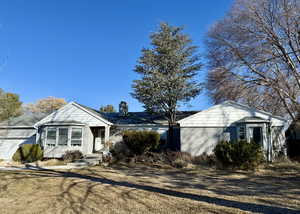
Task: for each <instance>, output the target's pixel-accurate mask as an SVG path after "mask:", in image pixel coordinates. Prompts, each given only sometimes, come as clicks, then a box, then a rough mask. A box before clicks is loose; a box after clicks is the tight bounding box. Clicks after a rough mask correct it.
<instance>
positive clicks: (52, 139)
mask: <svg viewBox="0 0 300 214" xmlns="http://www.w3.org/2000/svg"><path fill="white" fill-rule="evenodd" d="M55 143H56V128H47V140H46V145H47V146H55Z"/></svg>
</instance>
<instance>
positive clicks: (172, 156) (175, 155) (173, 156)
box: [166, 151, 193, 163]
mask: <svg viewBox="0 0 300 214" xmlns="http://www.w3.org/2000/svg"><path fill="white" fill-rule="evenodd" d="M166 155H167V157H168V159H169V161H170V162H174V161H175V160H177V159H181V160H184V161H185V162H187V163H192V160H193V157H192V156H191V154H190V153H188V152H174V151H167V152H166Z"/></svg>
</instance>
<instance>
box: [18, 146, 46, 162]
mask: <svg viewBox="0 0 300 214" xmlns="http://www.w3.org/2000/svg"><path fill="white" fill-rule="evenodd" d="M42 158H43V150H42V148H41V147H40V145H38V144H24V145H22V146H21V147H19V148H18V150H17V151H16V152H15V154H14V155H13V160H14V161H16V162H25V163H31V162H34V161H38V160H42Z"/></svg>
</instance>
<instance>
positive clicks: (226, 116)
mask: <svg viewBox="0 0 300 214" xmlns="http://www.w3.org/2000/svg"><path fill="white" fill-rule="evenodd" d="M245 117H260V118H263V119H265V120H270V122H271V124H272V126H284V124H285V121H284V120H283V119H279V118H278V117H274V116H272V115H271V114H268V113H263V112H261V111H257V110H255V109H251V108H248V107H245V106H242V105H240V104H237V103H231V102H224V103H222V104H219V105H215V106H213V107H211V108H209V109H207V110H205V111H201V112H199V113H196V114H194V115H192V116H190V117H187V118H185V119H183V120H181V121H179V124H180V126H181V127H187V126H188V127H191V126H194V127H229V126H231V125H232V124H233V123H235V122H237V121H239V120H241V119H243V118H245Z"/></svg>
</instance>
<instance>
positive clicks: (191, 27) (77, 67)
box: [0, 0, 232, 111]
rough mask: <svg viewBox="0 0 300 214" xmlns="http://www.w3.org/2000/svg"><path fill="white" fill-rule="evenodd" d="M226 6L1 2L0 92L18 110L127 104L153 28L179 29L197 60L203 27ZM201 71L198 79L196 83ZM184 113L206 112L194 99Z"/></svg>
mask: <svg viewBox="0 0 300 214" xmlns="http://www.w3.org/2000/svg"><path fill="white" fill-rule="evenodd" d="M231 4H232V0H201V1H200V0H186V1H174V0H163V1H162V0H151V1H150V0H148V1H147V0H119V1H117V0H110V1H100V0H99V1H98V0H3V1H1V7H0V47H1V48H0V88H3V89H4V90H6V91H11V92H14V93H18V94H19V95H20V97H21V100H22V101H23V102H24V103H29V102H35V101H36V100H38V99H40V98H43V97H47V96H55V97H62V98H65V99H66V100H67V101H72V100H74V101H77V102H79V103H82V104H85V105H88V106H90V107H94V108H97V109H98V108H99V106H101V105H105V104H113V105H114V106H115V107H117V106H118V103H119V102H120V101H121V100H125V101H127V102H128V104H129V111H141V110H143V108H142V104H140V103H138V101H136V100H135V99H133V98H132V97H131V96H130V92H131V91H132V89H131V84H132V80H134V79H136V78H138V76H137V75H136V74H135V73H134V72H133V68H134V66H135V65H136V62H137V59H138V57H139V56H140V54H141V52H140V51H141V49H142V48H143V47H147V46H148V45H149V43H150V40H149V35H150V33H151V32H154V31H155V30H157V27H158V25H159V23H160V22H162V21H166V22H168V23H170V24H172V25H180V26H184V27H185V30H184V32H186V33H188V34H189V35H190V36H191V38H192V39H193V40H194V44H195V45H198V46H199V47H200V48H199V52H200V53H202V54H203V53H204V49H203V39H204V36H205V33H206V32H207V30H208V29H209V26H210V25H211V24H213V23H214V22H215V21H217V20H218V19H220V18H221V17H222V16H224V14H225V13H226V11H227V10H228V9H229V7H230V6H231ZM204 73H205V70H203V71H202V72H201V74H200V76H199V79H202V78H203V76H204ZM190 104H191V106H186V107H183V108H182V109H185V110H201V109H204V108H206V107H208V106H209V105H210V103H209V99H208V98H207V97H206V96H205V95H201V96H199V97H197V98H196V99H195V100H193V101H192V102H191V103H190Z"/></svg>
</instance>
